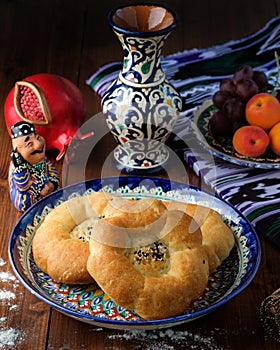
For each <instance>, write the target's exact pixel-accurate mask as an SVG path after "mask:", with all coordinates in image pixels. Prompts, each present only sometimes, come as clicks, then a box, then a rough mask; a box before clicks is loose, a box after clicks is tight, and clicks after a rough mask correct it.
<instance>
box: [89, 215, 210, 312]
mask: <svg viewBox="0 0 280 350" xmlns="http://www.w3.org/2000/svg"><path fill="white" fill-rule="evenodd" d="M162 217H163V220H162V221H161V223H160V225H161V230H162V232H163V233H162V234H161V238H160V239H157V241H156V242H154V243H152V244H150V245H149V246H145V247H142V246H140V247H135V248H132V247H123V248H120V247H112V246H109V245H106V244H103V243H102V242H98V241H96V240H94V239H91V240H90V256H89V259H88V264H87V269H88V271H89V272H90V274H91V275H92V276H93V277H94V279H95V280H96V282H97V283H98V284H99V286H100V287H101V288H102V289H103V290H104V292H105V293H106V294H107V295H108V296H109V297H110V298H111V299H112V300H113V301H115V302H116V303H117V304H118V305H120V306H122V307H126V308H130V309H134V310H135V311H136V313H138V314H139V315H140V316H141V317H143V318H144V319H159V318H165V317H171V316H174V315H178V314H180V313H182V312H183V311H184V310H185V309H186V308H187V306H188V305H189V303H190V302H191V301H192V300H193V299H195V298H197V297H198V296H199V295H201V294H202V292H203V290H204V289H205V287H206V285H207V281H208V275H209V268H208V260H207V252H206V250H205V248H204V247H203V246H202V235H201V231H200V229H199V227H198V225H196V230H195V231H193V232H192V233H190V232H189V226H190V224H191V222H192V221H193V219H192V218H191V217H190V216H188V215H187V214H185V213H183V212H180V211H166V212H164V213H163V214H162ZM96 226H97V229H98V230H99V227H98V226H100V227H101V231H102V229H104V226H103V223H102V222H101V221H100V222H98V223H97V225H96ZM128 232H129V234H128V236H129V237H130V241H131V239H134V240H135V241H136V242H137V241H138V237H132V236H133V235H136V236H138V233H139V231H137V230H136V231H134V230H131V228H129V229H128ZM140 235H143V233H142V232H141V231H140ZM100 266H102V267H103V268H102V269H100V268H98V267H100ZM171 300H172V303H171V302H170V301H171Z"/></svg>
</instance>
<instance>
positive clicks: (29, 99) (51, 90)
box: [4, 73, 88, 159]
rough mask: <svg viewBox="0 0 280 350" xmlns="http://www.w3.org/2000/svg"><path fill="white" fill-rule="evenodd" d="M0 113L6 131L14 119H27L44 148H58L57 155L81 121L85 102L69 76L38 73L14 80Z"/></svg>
mask: <svg viewBox="0 0 280 350" xmlns="http://www.w3.org/2000/svg"><path fill="white" fill-rule="evenodd" d="M4 115H5V121H6V126H7V129H8V132H9V134H11V130H10V129H11V126H12V125H14V124H15V123H16V122H18V121H22V120H25V121H28V122H30V123H32V124H34V126H35V127H36V130H37V133H38V134H39V135H41V136H43V137H44V138H45V140H46V149H47V150H51V149H57V150H59V154H58V156H57V159H60V158H62V157H63V155H64V154H65V152H66V149H67V146H69V144H70V143H71V140H72V138H73V136H74V135H75V134H76V133H77V131H78V129H79V128H80V126H81V125H82V124H83V122H84V121H85V118H86V106H85V101H84V98H83V95H82V93H81V91H80V90H79V88H78V87H77V86H76V85H74V83H72V82H71V81H70V80H68V79H66V78H64V77H62V76H59V75H55V74H48V73H39V74H35V75H31V76H28V77H26V78H24V79H23V80H21V81H18V82H16V83H15V86H14V87H13V88H12V89H11V91H10V92H9V94H8V96H7V98H6V101H5V105H4ZM76 136H77V137H79V136H80V138H83V137H84V136H85V135H84V136H82V135H76ZM87 136H88V135H87Z"/></svg>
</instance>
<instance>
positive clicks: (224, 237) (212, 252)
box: [165, 202, 234, 273]
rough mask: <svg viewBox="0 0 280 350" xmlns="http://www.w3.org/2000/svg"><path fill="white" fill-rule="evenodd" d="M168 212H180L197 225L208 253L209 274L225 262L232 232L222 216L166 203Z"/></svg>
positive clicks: (182, 205) (183, 204)
mask: <svg viewBox="0 0 280 350" xmlns="http://www.w3.org/2000/svg"><path fill="white" fill-rule="evenodd" d="M165 205H166V207H167V208H168V210H174V209H177V210H181V211H183V212H185V213H187V214H188V215H190V216H191V217H193V218H194V220H195V221H196V222H197V223H198V225H199V226H200V229H201V232H202V237H203V238H202V240H203V245H204V246H205V247H206V249H207V252H208V260H209V269H210V273H211V272H213V271H214V270H215V269H216V268H217V267H218V266H219V265H220V264H221V263H222V261H223V260H225V259H226V258H227V257H228V256H229V253H230V251H231V250H232V248H233V246H234V235H233V232H232V230H231V229H230V228H229V227H228V226H227V225H226V224H225V223H224V221H223V218H222V216H221V215H220V214H219V213H218V212H216V211H215V210H213V209H210V208H207V207H204V206H200V205H197V204H192V203H181V202H166V203H165Z"/></svg>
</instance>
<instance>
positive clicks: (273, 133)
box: [268, 123, 280, 156]
mask: <svg viewBox="0 0 280 350" xmlns="http://www.w3.org/2000/svg"><path fill="white" fill-rule="evenodd" d="M268 136H269V138H270V148H271V150H272V151H273V152H274V153H275V154H277V156H280V123H277V124H275V125H274V126H273V127H272V129H271V130H270V131H269V134H268Z"/></svg>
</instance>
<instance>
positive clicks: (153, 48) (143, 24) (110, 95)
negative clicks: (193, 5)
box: [101, 4, 182, 172]
mask: <svg viewBox="0 0 280 350" xmlns="http://www.w3.org/2000/svg"><path fill="white" fill-rule="evenodd" d="M108 20H109V25H110V26H111V28H112V30H113V31H114V32H115V34H116V35H117V37H118V39H119V41H120V43H121V46H122V49H123V66H122V69H121V71H120V72H119V75H118V78H117V79H116V80H115V81H114V82H113V83H112V84H111V85H110V86H109V88H108V89H107V91H106V92H105V93H104V95H103V98H102V101H101V104H102V110H103V114H104V117H105V118H106V122H107V125H108V127H109V129H110V131H111V132H112V133H113V135H114V137H115V138H116V140H117V142H118V146H117V147H116V149H115V150H114V158H115V160H116V165H117V167H118V168H120V169H122V170H124V171H127V172H133V171H135V172H139V171H140V172H141V171H143V172H147V171H149V170H150V171H151V170H153V171H157V170H159V169H161V168H162V167H163V166H164V164H165V163H166V162H167V160H168V157H169V152H168V149H167V148H166V147H165V142H166V140H167V138H168V137H169V135H170V133H171V132H172V130H173V127H174V124H175V122H176V120H177V118H178V116H179V113H180V110H181V106H182V101H181V98H180V95H179V93H178V92H177V91H176V89H175V88H174V87H173V86H172V85H171V84H170V83H169V82H168V81H167V79H166V77H165V74H164V71H163V69H162V67H161V62H160V57H161V54H162V48H163V46H164V44H165V40H166V38H167V37H168V35H169V34H170V33H171V32H172V31H173V30H174V28H175V27H176V24H177V17H176V14H175V13H174V12H173V11H172V10H170V9H167V8H166V7H163V6H159V5H152V4H137V5H129V6H128V5H125V6H123V7H119V8H117V9H114V10H112V11H111V12H110V13H109V16H108Z"/></svg>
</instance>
